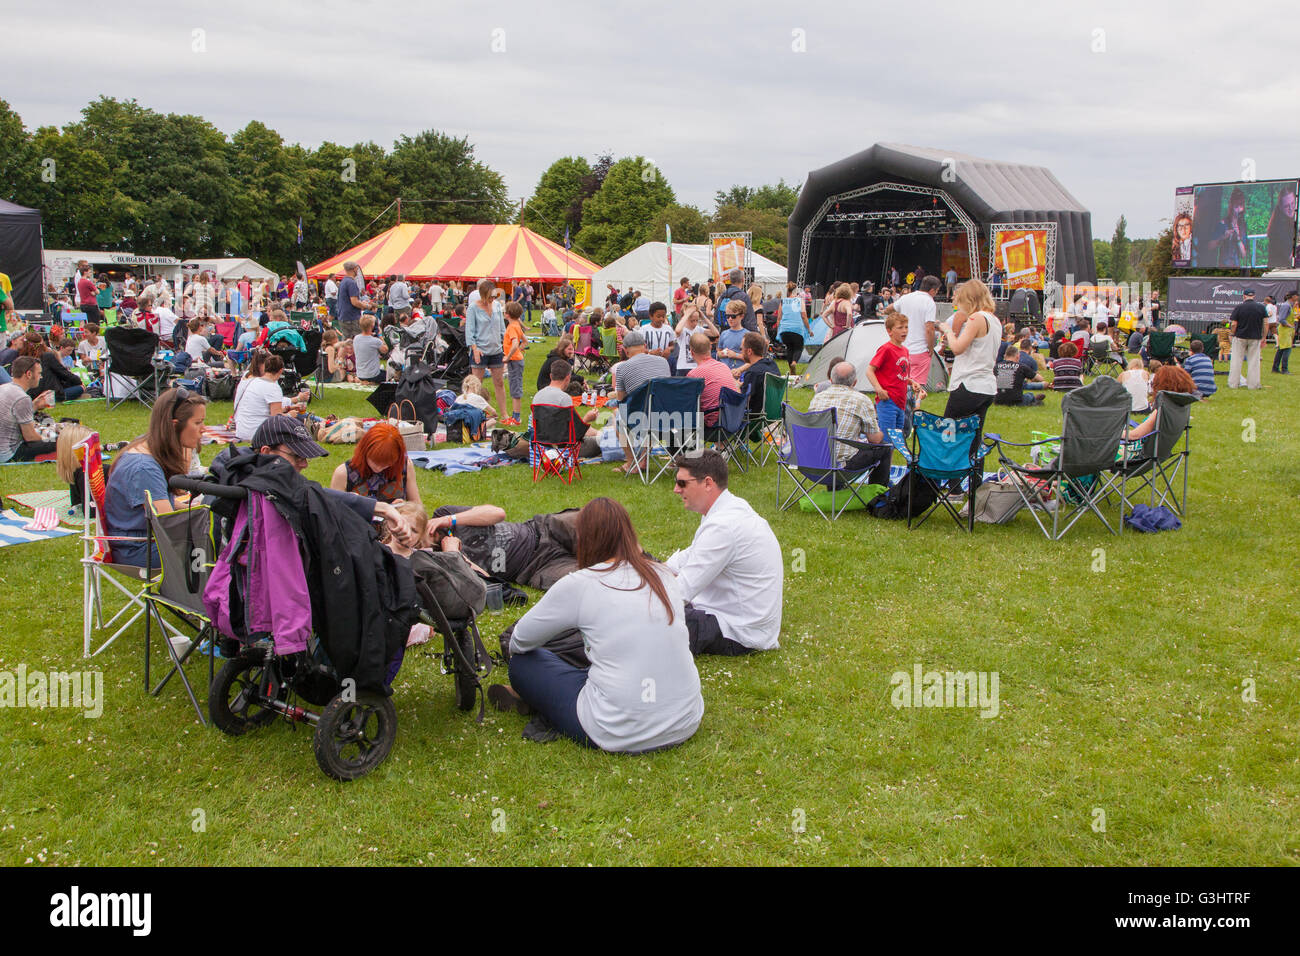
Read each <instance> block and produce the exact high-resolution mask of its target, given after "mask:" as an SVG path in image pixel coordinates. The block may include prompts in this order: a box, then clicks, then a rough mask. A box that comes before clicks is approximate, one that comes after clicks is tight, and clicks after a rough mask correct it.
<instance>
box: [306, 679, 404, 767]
mask: <svg viewBox="0 0 1300 956" xmlns="http://www.w3.org/2000/svg"><path fill="white" fill-rule="evenodd" d="M396 739H397V709H396V708H395V707H394V706H393V701H392V699H391V698H389V697H384V696H383V695H382V694H375V693H372V692H369V691H358V692H357V695H356V700H353V701H348V700H344V699H343V697H342V696H339V697H335V698H334V699H333V700H332V701H330V702H329V705H328V706H326V708H325V710H324V712H323V713H322V714H321V716H320V722H319V723H318V724H317V725H316V735H315V737H314V738H313V740H312V747H313V749H314V750H315V751H316V762H317V763H318V764H320V768H321V770H323V771H324V772H325V773H326V774H327V775H329V776H331V777H333V778H334V779H335V780H356V779H357V778H358V777H364V776H365V775H366V774H368V773H369V772H370V771H372V770H374V769H375V768H376V767H378V766H379V765H380V764H381V763H383V762H384V758H386V757H387V756H388V752H389V751H390V750H392V749H393V741H394V740H396Z"/></svg>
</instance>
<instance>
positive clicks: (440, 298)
mask: <svg viewBox="0 0 1300 956" xmlns="http://www.w3.org/2000/svg"><path fill="white" fill-rule="evenodd" d="M428 293H429V311H430V312H431V313H433V314H434V315H437V314H438V313H440V312H441V311H442V305H443V303H444V302H445V301H446V300H447V292H446V290H445V289H443V287H442V285H441V284H440V283H439V282H438V280H437V279H434V280H433V282H431V283H429V288H428Z"/></svg>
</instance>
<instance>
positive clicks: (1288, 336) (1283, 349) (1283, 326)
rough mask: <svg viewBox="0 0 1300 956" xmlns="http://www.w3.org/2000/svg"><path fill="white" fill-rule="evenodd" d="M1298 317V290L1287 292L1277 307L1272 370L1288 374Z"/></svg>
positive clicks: (1299, 311)
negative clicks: (1275, 341)
mask: <svg viewBox="0 0 1300 956" xmlns="http://www.w3.org/2000/svg"><path fill="white" fill-rule="evenodd" d="M1298 319H1300V292H1288V293H1287V294H1286V298H1285V299H1283V300H1282V304H1281V305H1279V306H1278V307H1277V351H1276V352H1275V353H1274V354H1273V371H1274V372H1276V373H1277V374H1279V375H1290V374H1291V372H1290V371H1289V370H1288V365H1289V364H1290V362H1291V347H1292V346H1293V345H1294V344H1295V326H1296V321H1297V320H1298Z"/></svg>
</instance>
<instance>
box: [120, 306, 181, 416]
mask: <svg viewBox="0 0 1300 956" xmlns="http://www.w3.org/2000/svg"><path fill="white" fill-rule="evenodd" d="M104 347H105V348H106V349H108V360H107V361H106V362H105V364H104V397H105V399H106V400H107V402H108V407H109V408H117V407H119V406H121V405H123V404H124V403H126V402H129V401H130V400H131V399H133V398H134V399H135V400H136V401H139V402H142V403H143V404H145V405H147V406H149V407H152V406H153V403H154V400H155V399H157V397H158V395H159V393H160V392H162V391H163V390H164V389H165V388H166V387H167V379H168V377H169V375H170V366H168V365H165V364H157V363H155V362H154V353H156V352H157V351H158V335H157V333H155V332H150V331H149V330H148V329H140V328H131V327H129V326H124V325H113V326H110V327H109V328H107V329H105V330H104ZM118 389H124V390H125V394H123V395H118V396H115V395H114V392H116V391H118Z"/></svg>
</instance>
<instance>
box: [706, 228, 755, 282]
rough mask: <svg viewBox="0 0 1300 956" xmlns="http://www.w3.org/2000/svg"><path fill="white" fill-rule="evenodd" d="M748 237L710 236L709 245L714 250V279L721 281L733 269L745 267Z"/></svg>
mask: <svg viewBox="0 0 1300 956" xmlns="http://www.w3.org/2000/svg"><path fill="white" fill-rule="evenodd" d="M747 244H748V239H747V238H746V237H745V236H710V237H709V246H710V249H711V250H712V252H713V256H712V258H713V281H714V282H720V281H721V280H722V279H724V278H726V275H727V273H728V272H730V271H731V270H732V269H743V268H745V262H746V259H747V256H746V254H745V249H746V246H747Z"/></svg>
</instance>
